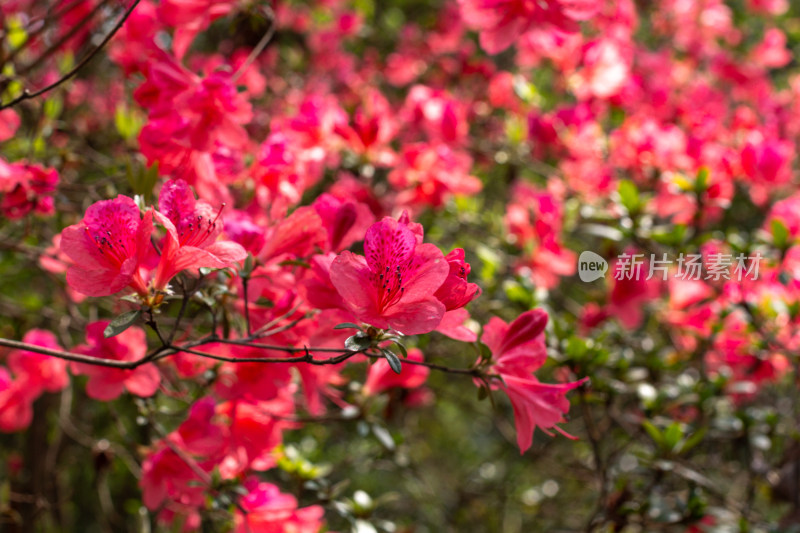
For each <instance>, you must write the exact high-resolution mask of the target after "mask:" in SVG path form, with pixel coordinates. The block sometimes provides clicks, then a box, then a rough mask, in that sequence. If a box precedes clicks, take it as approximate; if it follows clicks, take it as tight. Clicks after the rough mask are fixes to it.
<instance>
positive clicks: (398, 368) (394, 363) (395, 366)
mask: <svg viewBox="0 0 800 533" xmlns="http://www.w3.org/2000/svg"><path fill="white" fill-rule="evenodd" d="M381 352H383V356H384V357H385V358H386V362H387V363H389V366H390V367H391V368H392V370H393V371H394V373H395V374H399V373H400V372H402V371H403V365H402V364H401V363H400V358H399V357H397V354H396V353H394V352H393V351H391V350H386V349H382V350H381Z"/></svg>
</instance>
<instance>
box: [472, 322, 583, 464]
mask: <svg viewBox="0 0 800 533" xmlns="http://www.w3.org/2000/svg"><path fill="white" fill-rule="evenodd" d="M545 325H547V313H545V312H544V311H542V310H541V309H533V310H531V311H527V312H525V313H522V314H521V315H520V316H519V317H517V319H516V320H514V321H513V322H512V323H511V324H507V323H506V322H504V321H503V320H501V319H499V318H497V317H495V318H492V319H491V320H490V321H489V323H488V324H487V325H486V328H484V333H483V338H482V339H481V340H482V341H483V343H484V344H486V346H488V347H489V349H490V350H491V351H492V355H493V361H494V364H493V365H492V369H493V370H494V372H495V373H496V375H498V376H500V378H501V382H500V383H498V384H496V385H495V384H493V386H492V388H495V389H500V390H502V391H503V392H505V393H506V394H507V395H508V398H509V399H510V400H511V405H512V406H513V408H514V424H515V426H516V428H517V444H518V445H519V449H520V452H521V453H525V450H527V449H528V448H530V446H531V443H532V442H533V433H534V431H535V430H536V428H537V427H538V428H540V429H542V431H544V432H545V433H547V434H548V435H550V433H549V432H548V431H547V430H548V429H549V428H553V429H555V430H556V431H558V432H559V433H561V434H562V435H565V436H567V437H570V438H572V437H571V436H570V435H568V434H567V433H565V432H564V431H563V430H562V429H561V428H559V427H558V426H557V424H559V423H560V422H563V421H564V414H565V413H566V412H567V411H569V401H568V400H567V398H566V394H567V392H569V391H570V390H572V389H574V388H576V387H578V386H579V385H581V384H582V383H584V382H585V381H586V380H587V379H588V378H584V379H582V380H579V381H575V382H572V383H559V384H549V383H540V382H539V380H538V379H536V377H535V376H534V375H533V372H534V371H535V370H538V369H539V368H540V367H541V366H542V365H543V364H544V362H545V360H546V359H547V350H546V348H545V344H544V327H545Z"/></svg>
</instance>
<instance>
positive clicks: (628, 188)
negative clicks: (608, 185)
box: [619, 180, 640, 213]
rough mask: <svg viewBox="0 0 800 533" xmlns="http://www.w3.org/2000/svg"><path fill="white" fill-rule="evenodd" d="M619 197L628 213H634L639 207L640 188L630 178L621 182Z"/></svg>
mask: <svg viewBox="0 0 800 533" xmlns="http://www.w3.org/2000/svg"><path fill="white" fill-rule="evenodd" d="M619 199H620V201H621V202H622V205H623V206H624V207H625V209H627V210H628V213H634V212H636V211H637V210H638V209H639V204H640V202H639V189H637V188H636V185H635V184H634V183H633V182H632V181H630V180H622V181H620V182H619Z"/></svg>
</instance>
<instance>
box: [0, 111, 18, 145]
mask: <svg viewBox="0 0 800 533" xmlns="http://www.w3.org/2000/svg"><path fill="white" fill-rule="evenodd" d="M19 124H20V118H19V115H17V112H16V111H14V110H13V109H3V110H2V111H0V142H3V141H7V140H8V139H10V138H11V137H13V136H14V133H16V131H17V128H19Z"/></svg>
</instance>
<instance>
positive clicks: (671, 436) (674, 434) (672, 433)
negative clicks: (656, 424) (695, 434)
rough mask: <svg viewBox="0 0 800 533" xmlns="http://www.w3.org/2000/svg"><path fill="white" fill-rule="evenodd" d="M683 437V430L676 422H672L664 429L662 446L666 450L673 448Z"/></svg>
mask: <svg viewBox="0 0 800 533" xmlns="http://www.w3.org/2000/svg"><path fill="white" fill-rule="evenodd" d="M682 438H683V430H682V429H681V425H680V424H679V423H678V422H673V423H672V424H670V425H669V427H667V429H666V430H665V431H664V447H665V448H667V449H668V450H675V448H676V446H677V445H678V443H679V442H680V441H681V439H682Z"/></svg>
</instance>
